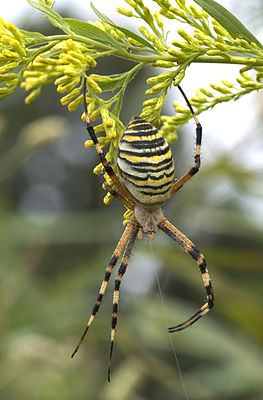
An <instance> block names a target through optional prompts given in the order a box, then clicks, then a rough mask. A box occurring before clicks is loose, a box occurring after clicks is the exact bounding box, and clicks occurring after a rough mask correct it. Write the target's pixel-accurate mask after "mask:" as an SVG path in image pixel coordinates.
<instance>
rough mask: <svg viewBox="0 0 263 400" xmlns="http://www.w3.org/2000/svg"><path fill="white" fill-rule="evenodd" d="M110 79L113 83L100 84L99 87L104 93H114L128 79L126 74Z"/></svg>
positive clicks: (115, 75)
mask: <svg viewBox="0 0 263 400" xmlns="http://www.w3.org/2000/svg"><path fill="white" fill-rule="evenodd" d="M109 77H110V78H111V79H112V81H111V82H99V86H100V88H101V89H102V90H103V91H105V92H106V91H109V90H111V91H113V90H115V89H117V88H118V87H120V86H122V85H123V83H124V81H125V79H126V78H127V75H126V74H113V75H109Z"/></svg>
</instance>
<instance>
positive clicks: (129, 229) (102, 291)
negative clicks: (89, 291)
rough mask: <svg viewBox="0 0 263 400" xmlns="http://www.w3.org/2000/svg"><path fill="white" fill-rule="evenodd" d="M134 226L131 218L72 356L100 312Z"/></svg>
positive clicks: (107, 269) (113, 255)
mask: <svg viewBox="0 0 263 400" xmlns="http://www.w3.org/2000/svg"><path fill="white" fill-rule="evenodd" d="M133 226H134V221H133V219H131V220H130V222H129V224H128V225H127V226H126V228H125V230H124V232H123V234H122V237H121V238H120V240H119V243H118V244H117V246H116V248H115V250H114V252H113V254H112V257H111V260H110V263H109V265H108V267H107V268H106V271H105V276H104V280H103V282H102V284H101V287H100V291H99V295H98V298H97V301H96V303H95V304H94V306H93V309H92V312H91V316H90V318H89V321H88V323H87V325H86V328H85V330H84V332H83V334H82V336H81V338H80V340H79V342H78V344H77V346H76V347H75V350H74V351H73V353H72V354H71V357H74V355H75V354H76V353H77V351H78V349H79V347H80V345H81V343H82V342H83V339H84V337H85V336H86V333H87V332H88V329H89V327H90V325H91V324H92V322H93V320H94V318H95V315H96V314H97V312H98V310H99V308H100V305H101V301H102V298H103V296H104V294H105V291H106V288H107V285H108V282H109V279H110V276H111V273H112V270H113V268H114V267H115V265H116V263H117V261H118V259H119V257H120V255H121V253H122V250H123V248H124V246H125V244H126V242H127V240H128V238H129V237H130V235H131V233H132V232H133Z"/></svg>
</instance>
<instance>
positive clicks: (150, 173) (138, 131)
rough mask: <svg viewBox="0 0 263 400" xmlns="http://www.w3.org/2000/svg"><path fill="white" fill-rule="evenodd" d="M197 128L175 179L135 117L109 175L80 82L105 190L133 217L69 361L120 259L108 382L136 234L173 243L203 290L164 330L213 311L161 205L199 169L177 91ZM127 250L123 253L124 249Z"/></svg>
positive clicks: (166, 150) (168, 158)
mask: <svg viewBox="0 0 263 400" xmlns="http://www.w3.org/2000/svg"><path fill="white" fill-rule="evenodd" d="M178 89H179V90H180V92H181V93H182V95H183V97H184V99H185V101H186V104H187V106H188V107H189V109H190V111H191V114H192V116H193V118H194V120H195V124H196V146H195V156H194V166H193V167H192V168H191V169H189V171H188V172H187V173H185V174H184V175H183V176H182V177H181V178H180V179H177V180H176V179H174V163H173V158H172V152H171V149H170V147H169V145H168V143H167V142H166V140H165V139H164V138H163V136H162V135H161V134H160V133H159V132H158V130H157V129H156V128H155V127H153V126H152V125H151V124H150V123H148V122H147V121H145V120H143V119H141V118H140V117H137V116H135V117H133V118H132V119H131V121H130V122H129V124H128V125H127V127H126V129H125V131H124V133H123V135H122V137H121V140H120V143H119V146H118V153H117V165H118V172H119V177H120V178H118V177H117V175H116V174H115V173H114V171H113V169H112V167H111V166H110V164H109V163H108V162H107V160H106V158H105V155H104V153H103V150H102V148H101V146H100V144H99V142H98V139H97V137H96V135H95V132H94V129H93V127H92V125H91V122H90V119H89V116H88V112H87V103H86V80H84V96H83V98H84V111H85V119H86V127H87V130H88V132H89V135H90V137H91V139H92V141H93V142H94V145H95V148H96V151H97V153H98V155H99V158H100V161H101V163H102V165H103V168H104V171H105V172H106V173H107V174H108V176H109V177H110V179H111V180H112V182H113V183H114V184H115V186H116V188H117V190H113V189H112V188H111V187H110V186H109V185H108V184H107V183H106V181H105V180H104V184H105V187H106V189H107V190H108V191H109V192H110V193H111V194H112V195H113V196H114V197H116V198H117V199H118V200H119V201H120V202H122V203H123V204H124V205H125V206H126V207H128V208H129V209H130V210H133V211H134V215H133V217H132V218H131V219H130V221H129V223H128V224H127V226H126V228H125V230H124V232H123V234H122V236H121V238H120V240H119V243H118V244H117V246H116V248H115V250H114V252H113V254H112V257H111V260H110V262H109V265H108V267H107V268H106V271H105V276H104V280H103V282H102V284H101V287H100V291H99V295H98V298H97V301H96V303H95V304H94V306H93V309H92V312H91V315H90V318H89V321H88V323H87V325H86V328H85V330H84V332H83V334H82V336H81V338H80V340H79V342H78V344H77V346H76V348H75V350H74V351H73V353H72V355H71V357H73V356H74V355H75V354H76V352H77V351H78V349H79V347H80V345H81V343H82V341H83V339H84V337H85V336H86V333H87V331H88V329H89V327H90V326H91V324H92V322H93V320H94V317H95V315H96V313H97V312H98V310H99V308H100V305H101V301H102V298H103V296H104V294H105V291H106V288H107V285H108V282H109V279H110V276H111V273H112V270H113V268H114V266H115V265H116V263H117V261H118V259H119V257H120V256H121V254H122V252H123V256H122V260H121V265H120V268H119V270H118V274H117V277H116V279H115V287H114V294H113V309H112V321H111V344H110V355H109V364H108V381H110V371H111V362H112V352H113V344H114V339H115V332H116V324H117V311H118V303H119V289H120V284H121V281H122V278H123V275H124V274H125V271H126V269H127V266H128V263H129V260H130V256H131V251H132V248H133V245H134V242H135V240H136V237H137V235H138V234H139V233H142V232H143V233H144V234H145V235H146V236H147V237H148V238H149V239H150V240H152V239H153V238H154V234H155V233H156V231H157V229H158V228H159V229H161V230H162V231H163V232H164V233H166V234H167V235H168V236H170V238H171V239H173V240H174V241H176V242H177V243H178V244H179V245H180V246H181V247H182V248H183V250H184V251H185V252H186V253H187V254H189V255H190V256H191V257H192V258H193V259H194V260H195V261H196V262H197V264H198V266H199V269H200V272H201V276H202V280H203V284H204V287H205V291H206V299H207V302H206V303H205V304H204V305H203V306H202V307H201V308H200V309H199V310H198V311H197V312H196V313H195V314H193V315H192V316H191V317H190V318H189V319H187V320H186V321H184V322H183V323H181V324H178V325H175V326H172V327H170V328H168V331H169V332H170V333H173V332H178V331H181V330H183V329H185V328H188V327H189V326H191V325H192V324H194V323H195V322H196V321H197V320H198V319H199V318H201V317H203V316H204V315H205V314H207V313H208V312H209V311H210V310H211V308H212V307H213V300H214V296H213V289H212V285H211V281H210V277H209V273H208V269H207V265H206V261H205V258H204V256H203V254H202V253H201V252H200V251H199V250H198V248H197V247H196V246H195V245H194V244H193V243H192V242H191V241H190V240H189V239H188V238H187V237H186V236H185V235H184V234H183V233H182V232H180V231H179V230H178V229H177V228H176V227H175V226H173V225H172V224H171V223H170V222H169V221H168V220H167V219H166V218H165V217H164V216H163V210H162V205H163V204H164V203H165V202H166V201H167V200H168V199H169V198H170V197H172V196H173V195H174V194H175V193H176V192H177V191H178V190H179V189H180V188H181V187H182V186H183V185H184V184H185V182H187V181H188V180H189V179H190V178H192V176H193V175H195V174H196V173H197V172H198V171H199V168H200V148H201V139H202V127H201V124H200V123H199V121H198V119H197V117H196V115H195V113H194V111H193V108H192V106H191V104H190V102H189V100H188V99H187V97H186V95H185V93H184V92H183V90H182V88H181V87H180V86H178ZM125 246H126V247H125Z"/></svg>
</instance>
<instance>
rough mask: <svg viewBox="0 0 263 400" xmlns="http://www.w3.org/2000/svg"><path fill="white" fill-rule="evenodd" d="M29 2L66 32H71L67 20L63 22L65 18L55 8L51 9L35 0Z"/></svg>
mask: <svg viewBox="0 0 263 400" xmlns="http://www.w3.org/2000/svg"><path fill="white" fill-rule="evenodd" d="M27 2H28V3H29V4H30V5H31V6H32V7H34V8H36V9H37V10H39V11H41V12H43V13H44V14H46V17H47V19H48V20H49V21H50V22H51V23H52V24H53V25H54V26H57V27H58V28H60V29H61V30H63V31H64V32H67V33H68V32H69V31H70V30H69V27H68V26H67V24H66V23H65V22H63V18H62V17H61V16H60V15H59V14H58V13H57V12H55V11H54V10H51V8H49V7H47V6H46V5H45V4H43V3H38V2H36V1H33V0H27Z"/></svg>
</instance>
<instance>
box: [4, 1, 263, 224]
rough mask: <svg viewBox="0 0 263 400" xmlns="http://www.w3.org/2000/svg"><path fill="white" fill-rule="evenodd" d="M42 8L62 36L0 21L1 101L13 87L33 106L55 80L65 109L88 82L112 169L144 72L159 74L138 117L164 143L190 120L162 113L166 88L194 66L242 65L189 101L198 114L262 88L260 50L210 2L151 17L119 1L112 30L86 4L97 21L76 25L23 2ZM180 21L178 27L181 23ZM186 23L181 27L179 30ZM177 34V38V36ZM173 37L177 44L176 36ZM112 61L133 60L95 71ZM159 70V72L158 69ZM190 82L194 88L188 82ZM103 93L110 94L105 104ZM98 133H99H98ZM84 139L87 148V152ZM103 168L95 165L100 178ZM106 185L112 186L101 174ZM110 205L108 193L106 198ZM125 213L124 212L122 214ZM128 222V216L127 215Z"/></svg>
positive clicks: (49, 5)
mask: <svg viewBox="0 0 263 400" xmlns="http://www.w3.org/2000/svg"><path fill="white" fill-rule="evenodd" d="M27 1H28V3H29V4H30V5H31V6H32V7H34V8H36V9H38V10H39V11H41V12H42V13H43V14H44V15H45V16H46V18H47V19H48V20H49V22H50V23H51V24H53V25H54V26H56V27H57V28H59V29H60V30H61V31H62V33H61V34H56V35H51V36H45V35H43V34H41V33H39V32H29V31H25V30H23V29H18V28H17V27H15V26H14V25H13V24H12V23H9V22H5V21H3V20H2V19H1V20H0V35H1V37H0V46H1V54H0V85H1V86H0V98H1V99H4V98H5V97H6V96H8V95H10V94H11V93H12V92H13V91H14V90H15V89H16V88H17V87H19V86H20V87H22V88H24V89H25V90H26V91H27V92H29V93H28V95H27V96H26V98H25V102H26V103H27V104H29V103H31V102H32V101H34V100H35V99H36V98H37V97H38V96H39V95H40V93H41V89H42V87H43V86H44V85H46V84H50V83H54V84H55V86H56V87H57V91H58V92H59V93H61V94H63V97H62V98H61V100H60V101H61V104H62V105H67V107H68V110H69V111H74V110H76V109H77V108H78V107H79V106H80V105H81V104H82V103H83V94H82V88H83V83H84V78H85V77H86V81H87V95H86V100H87V104H88V114H89V118H90V120H91V121H96V120H98V119H99V118H101V120H100V122H98V123H97V124H96V123H95V127H94V130H95V133H96V134H100V135H99V136H98V141H99V143H100V145H101V146H102V147H105V146H108V145H109V148H108V152H107V154H106V158H107V160H108V161H109V162H110V163H111V164H112V167H113V169H114V171H115V172H116V150H117V147H118V143H119V140H120V137H121V135H122V132H123V130H124V125H123V123H122V122H121V121H120V119H119V115H120V110H121V107H122V103H123V98H124V93H125V90H126V87H127V85H128V84H129V82H130V81H131V80H132V79H133V78H134V77H135V75H136V74H137V73H138V72H139V71H140V70H141V69H143V68H145V67H147V66H148V65H151V66H152V67H156V71H157V75H155V76H153V77H150V78H149V79H147V83H148V84H149V89H147V90H146V92H145V94H146V96H149V99H147V100H145V101H144V102H143V104H142V112H141V114H140V116H141V117H142V118H144V119H146V120H147V121H148V122H150V123H151V124H152V125H154V126H159V125H160V124H161V127H160V132H161V133H162V135H163V136H164V137H165V138H166V140H167V141H168V142H171V141H173V140H175V139H176V137H177V130H178V128H179V127H181V126H182V125H184V124H185V123H186V122H187V121H188V120H189V119H190V118H191V113H190V111H189V109H188V108H186V107H185V106H182V105H181V104H179V103H177V102H175V103H174V108H175V111H176V115H175V116H172V117H170V116H166V115H161V114H162V107H163V105H164V103H165V99H166V96H167V93H168V90H169V89H170V88H171V87H173V86H177V85H178V84H179V83H180V82H181V81H182V79H183V78H184V77H185V75H186V74H187V68H188V67H189V66H190V65H191V64H192V63H219V64H233V65H240V67H241V68H240V71H239V75H238V76H237V78H236V82H234V83H231V82H228V81H226V80H225V79H222V80H221V81H219V83H218V78H217V82H216V83H211V84H210V87H209V88H200V89H199V90H197V91H196V92H195V96H194V97H192V98H191V99H190V102H191V104H192V105H193V106H194V107H195V109H196V114H199V113H201V112H202V111H204V110H208V109H209V108H212V107H214V106H215V105H216V104H218V103H222V102H226V101H229V100H236V99H238V98H239V97H240V96H242V95H244V94H247V93H250V92H252V91H255V90H259V89H261V88H262V87H263V83H262V77H263V46H262V44H261V43H260V42H259V41H258V40H257V39H256V38H255V37H254V36H253V35H252V34H251V33H250V32H249V31H248V30H247V29H246V27H245V26H244V25H243V24H242V23H241V22H240V21H239V20H238V19H237V18H236V17H235V16H233V15H232V14H231V13H230V12H229V11H227V10H226V9H225V8H224V7H222V6H221V5H220V4H218V3H216V2H215V1H213V0H194V3H195V4H191V5H189V6H187V5H186V2H185V1H184V0H152V3H153V5H154V3H156V4H157V5H158V6H159V11H154V12H152V11H151V9H150V8H148V7H146V5H145V4H144V2H143V0H125V1H126V3H127V6H128V8H127V9H126V8H123V7H117V11H118V12H119V13H120V14H121V15H122V17H123V23H122V26H119V25H117V24H116V23H115V22H113V21H112V20H111V19H109V18H108V17H107V16H106V15H104V14H103V13H102V12H100V11H99V10H97V9H96V8H95V6H94V5H93V4H92V3H91V8H92V9H93V11H94V12H95V14H96V15H97V17H98V18H99V20H98V21H96V22H90V21H89V22H82V21H78V20H75V19H72V18H62V17H61V16H60V15H59V14H58V13H57V12H55V11H54V9H53V7H54V3H55V2H51V1H50V0H38V1H33V0H27ZM126 18H134V19H135V20H136V21H137V22H138V25H139V26H138V30H139V32H138V33H135V32H133V31H131V30H129V29H127V28H125V25H126V23H125V22H126ZM167 19H168V20H170V21H173V26H174V31H170V32H166V30H165V26H166V20H167ZM179 23H180V24H179ZM182 23H183V24H185V26H186V27H185V29H182V28H179V29H178V26H182ZM178 34H179V36H178ZM178 37H179V39H178ZM107 56H115V57H119V58H123V59H127V60H131V61H133V62H134V66H133V68H131V69H130V70H129V71H126V72H124V73H121V74H114V75H110V76H106V75H98V74H95V73H93V69H94V68H95V67H96V65H97V64H98V63H99V62H100V59H101V58H102V57H103V58H104V61H103V62H105V57H107ZM160 68H161V69H163V70H164V71H162V72H161V73H159V72H160ZM194 84H195V83H194ZM103 92H110V93H111V96H107V100H104V99H103V98H102V96H101V94H102V93H103ZM103 132H104V133H103ZM93 145H94V144H93V142H92V141H91V140H87V141H86V142H85V146H86V147H87V148H89V147H93ZM101 171H102V165H101V164H99V165H97V166H96V167H95V169H94V173H95V174H99V173H101ZM105 179H106V180H107V183H108V184H110V185H112V183H111V182H110V180H109V178H108V177H107V176H105ZM110 200H111V195H110V194H109V193H108V194H107V195H106V197H105V198H104V202H105V203H106V204H107V203H108V202H109V201H110ZM129 213H130V211H128V214H129ZM127 217H128V215H127Z"/></svg>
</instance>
